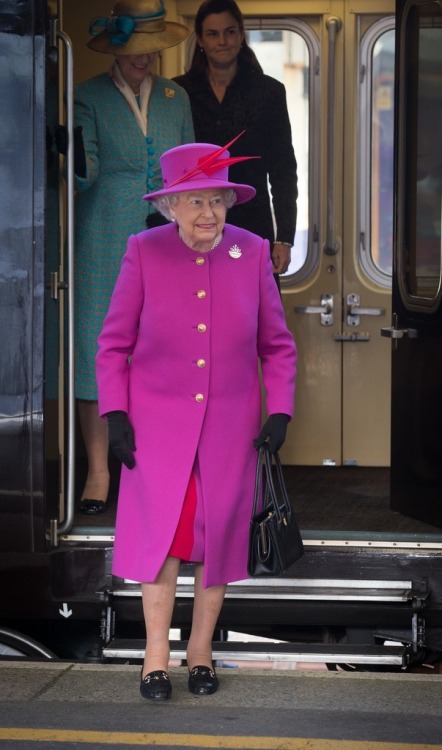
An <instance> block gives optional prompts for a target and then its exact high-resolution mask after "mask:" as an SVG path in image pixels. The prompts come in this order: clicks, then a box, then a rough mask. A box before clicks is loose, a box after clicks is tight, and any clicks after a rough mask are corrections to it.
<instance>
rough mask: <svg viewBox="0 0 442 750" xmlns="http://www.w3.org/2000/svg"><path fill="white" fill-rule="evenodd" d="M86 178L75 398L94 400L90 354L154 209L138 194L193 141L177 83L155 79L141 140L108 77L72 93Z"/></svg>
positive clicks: (78, 215) (79, 205)
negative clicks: (132, 245) (169, 156)
mask: <svg viewBox="0 0 442 750" xmlns="http://www.w3.org/2000/svg"><path fill="white" fill-rule="evenodd" d="M74 124H75V126H77V125H81V126H82V127H83V140H84V145H85V150H86V161H87V174H86V177H85V178H84V179H83V178H79V177H76V178H75V189H76V197H75V395H76V397H77V398H81V399H86V400H96V399H97V388H96V378H95V354H96V350H97V337H98V334H99V332H100V330H101V328H102V324H103V320H104V317H105V315H106V312H107V309H108V306H109V301H110V298H111V294H112V291H113V288H114V286H115V282H116V279H117V276H118V273H119V271H120V266H121V259H122V257H123V255H124V252H125V250H126V245H127V239H128V237H129V235H131V234H136V233H137V232H141V231H143V230H144V229H145V228H146V224H145V222H146V217H147V215H148V214H149V212H152V211H154V209H153V207H152V205H151V204H150V203H147V202H146V201H143V195H144V194H145V193H148V192H153V191H154V190H158V189H161V188H162V186H163V183H162V177H161V169H160V164H159V157H160V156H161V154H163V153H164V151H167V150H168V149H170V148H173V147H174V146H179V145H180V144H182V143H192V142H193V141H194V131H193V124H192V115H191V110H190V104H189V100H188V97H187V94H186V92H185V91H184V90H183V89H182V88H181V87H180V86H178V84H176V83H174V82H173V81H170V80H168V79H166V78H162V77H160V76H154V77H153V85H152V91H151V95H150V100H149V109H148V132H147V137H146V138H145V137H144V135H143V133H142V132H141V130H140V128H139V126H138V124H137V121H136V119H135V117H134V115H133V113H132V111H131V109H130V108H129V105H128V104H127V102H126V100H125V98H124V97H123V95H122V94H121V93H120V91H119V90H118V89H117V88H116V86H115V85H114V83H113V82H112V80H111V78H110V77H109V74H108V73H103V74H101V75H98V76H96V77H94V78H91V79H89V80H88V81H84V82H83V83H81V84H79V85H78V86H77V87H76V90H75V123H74Z"/></svg>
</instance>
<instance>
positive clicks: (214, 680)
mask: <svg viewBox="0 0 442 750" xmlns="http://www.w3.org/2000/svg"><path fill="white" fill-rule="evenodd" d="M188 685H189V690H190V692H191V693H194V695H211V693H216V691H217V690H218V686H219V682H218V677H217V676H216V674H215V670H214V669H212V668H211V667H201V666H198V667H194V668H193V669H191V670H190V672H189V682H188Z"/></svg>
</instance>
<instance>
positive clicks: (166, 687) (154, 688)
mask: <svg viewBox="0 0 442 750" xmlns="http://www.w3.org/2000/svg"><path fill="white" fill-rule="evenodd" d="M140 693H141V695H142V696H143V698H147V700H150V701H167V700H168V698H170V696H171V695H172V685H171V684H170V677H169V675H168V674H167V672H163V670H161V669H157V670H156V671H155V672H148V673H147V675H146V676H145V677H143V670H141V682H140Z"/></svg>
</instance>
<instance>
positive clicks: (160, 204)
mask: <svg viewBox="0 0 442 750" xmlns="http://www.w3.org/2000/svg"><path fill="white" fill-rule="evenodd" d="M182 192H187V191H182ZM182 192H180V193H169V194H168V195H159V196H158V198H155V200H153V201H152V203H153V205H154V206H155V208H156V210H157V211H159V213H160V214H161V215H162V216H164V217H165V218H166V219H168V221H172V215H171V213H170V208H171V207H172V208H173V207H174V206H176V204H177V203H178V201H179V199H180V195H181V194H182ZM219 192H220V194H221V195H222V197H223V199H224V203H225V204H226V206H227V208H232V206H233V205H234V204H235V203H236V198H237V196H236V191H235V190H234V188H222V189H221V190H220V191H219Z"/></svg>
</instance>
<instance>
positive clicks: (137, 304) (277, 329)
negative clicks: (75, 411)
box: [97, 139, 296, 701]
mask: <svg viewBox="0 0 442 750" xmlns="http://www.w3.org/2000/svg"><path fill="white" fill-rule="evenodd" d="M235 140H236V139H235ZM229 145H230V144H228V146H229ZM228 146H226V147H224V148H220V147H219V146H215V145H213V144H206V143H196V144H187V145H184V146H178V147H176V148H173V149H170V150H169V151H167V152H166V153H164V154H163V156H162V157H161V159H160V161H161V169H162V174H163V184H164V188H163V189H162V190H159V191H156V192H155V193H151V194H149V195H146V196H144V197H145V199H146V200H152V201H154V202H155V205H156V207H157V209H158V210H160V211H161V212H162V213H163V214H164V215H166V217H167V218H169V219H171V220H172V221H171V223H169V224H168V225H166V226H161V227H157V228H154V229H150V230H148V231H145V232H141V233H140V234H137V235H133V236H131V237H130V238H129V241H128V245H127V251H126V254H125V256H124V258H123V262H122V267H121V271H120V275H119V278H118V280H117V283H116V286H115V290H114V293H113V296H112V300H111V303H110V307H109V311H108V314H107V317H106V319H105V321H104V325H103V329H102V332H101V334H100V336H99V339H98V354H97V380H98V394H99V409H100V414H101V415H102V416H103V417H106V418H107V421H108V426H109V440H110V446H111V448H112V449H113V451H114V453H115V454H116V455H117V456H118V457H119V458H120V459H121V461H122V462H123V467H122V473H121V481H120V494H119V500H118V513H117V521H116V530H115V546H114V557H113V573H114V574H115V575H116V576H120V577H124V578H128V579H130V580H133V581H139V582H141V584H142V600H143V611H144V617H145V623H146V634H147V644H146V653H145V661H144V666H143V669H142V673H141V684H140V690H141V694H142V696H143V697H145V698H147V699H150V700H156V701H159V700H165V699H167V698H170V696H171V684H170V678H169V675H168V671H167V670H168V662H169V653H170V651H169V640H168V639H169V628H170V625H171V620H172V611H173V606H174V598H175V590H176V582H177V576H178V572H179V566H180V561H182V560H185V561H190V562H193V563H195V591H194V608H193V621H192V629H191V634H190V637H189V641H188V646H187V664H188V668H189V675H188V687H189V690H190V692H192V693H194V694H196V695H205V694H210V693H214V692H215V691H216V690H217V688H218V678H217V675H216V673H215V669H214V667H213V664H212V638H213V633H214V629H215V626H216V622H217V619H218V616H219V613H220V610H221V607H222V603H223V598H224V594H225V588H226V584H228V583H229V582H232V581H236V580H242V579H244V578H247V549H248V534H249V522H250V515H251V510H252V503H253V487H254V476H255V471H256V461H257V454H256V448H257V447H258V446H259V445H260V444H262V443H263V442H264V441H265V440H266V441H268V443H269V449H270V451H271V452H275V451H276V450H278V449H279V448H280V446H281V445H282V443H283V442H284V439H285V434H286V428H287V424H288V422H289V421H290V419H291V417H292V415H293V407H294V387H295V372H296V348H295V344H294V342H293V337H292V335H291V333H290V332H289V330H288V329H287V325H286V322H285V318H284V312H283V308H282V304H281V300H280V296H279V293H278V289H277V287H276V285H275V282H274V279H273V271H272V264H271V260H270V252H269V243H268V241H267V240H263V239H262V238H261V237H258V236H257V235H255V234H252V233H251V232H248V231H246V230H243V229H240V228H238V227H234V226H231V225H229V224H226V223H225V221H226V213H227V210H228V208H229V207H230V206H232V205H233V203H235V202H236V203H242V202H245V201H248V200H250V199H251V198H252V197H253V196H254V194H255V190H254V188H252V187H250V186H249V185H240V184H236V183H232V182H229V180H228V165H229V163H232V161H236V160H238V158H241V157H236V158H235V159H234V160H232V159H230V158H229V152H228V151H227V150H226V149H227V147H228ZM244 158H250V157H244ZM260 372H261V376H262V382H263V385H264V391H265V407H266V412H267V418H266V419H265V420H264V426H263V427H262V429H261V430H260V427H261V409H262V404H261V400H262V395H261V394H262V388H261V376H260Z"/></svg>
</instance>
